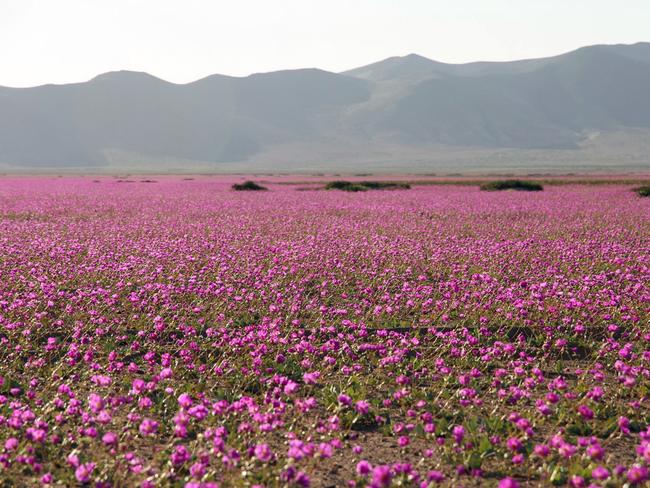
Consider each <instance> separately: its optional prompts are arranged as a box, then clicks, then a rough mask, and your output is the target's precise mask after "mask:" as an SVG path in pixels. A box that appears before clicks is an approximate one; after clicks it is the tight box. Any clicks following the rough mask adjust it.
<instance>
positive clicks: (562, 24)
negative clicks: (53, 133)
mask: <svg viewBox="0 0 650 488" xmlns="http://www.w3.org/2000/svg"><path fill="white" fill-rule="evenodd" d="M649 25H650V2H648V1H647V0H625V2H613V1H610V0H573V1H571V2H567V1H566V0H545V1H543V2H540V1H529V0H526V1H521V0H517V1H515V0H490V1H486V0H459V1H455V2H449V1H447V0H445V1H434V0H400V1H388V0H356V1H345V0H328V1H310V0H277V1H268V0H239V1H236V2H235V1H232V2H225V1H200V0H183V1H179V0H112V1H98V0H58V1H56V2H54V1H36V0H0V59H2V66H1V67H0V85H3V86H34V85H39V84H44V83H67V82H74V81H84V80H87V79H89V78H92V77H93V76H95V75H97V74H99V73H102V72H106V71H111V70H118V69H128V70H137V71H147V72H149V73H151V74H154V75H156V76H159V77H161V78H163V79H166V80H169V81H173V82H177V83H183V82H188V81H192V80H195V79H198V78H201V77H203V76H206V75H209V74H213V73H222V74H229V75H238V76H241V75H247V74H250V73H252V72H260V71H272V70H278V69H288V68H301V67H319V68H322V69H326V70H331V71H342V70H346V69H350V68H353V67H357V66H360V65H363V64H367V63H371V62H374V61H378V60H380V59H383V58H386V57H389V56H396V55H404V54H408V53H411V52H416V53H418V54H421V55H423V56H426V57H429V58H432V59H436V60H439V61H445V62H452V63H459V62H467V61H476V60H511V59H520V58H530V57H541V56H547V55H554V54H558V53H561V52H564V51H569V50H572V49H575V48H577V47H580V46H584V45H589V44H597V43H633V42H637V41H643V40H648V38H650V35H648V33H649V32H650V31H649V30H648V26H649Z"/></svg>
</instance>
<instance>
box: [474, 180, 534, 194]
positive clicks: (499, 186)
mask: <svg viewBox="0 0 650 488" xmlns="http://www.w3.org/2000/svg"><path fill="white" fill-rule="evenodd" d="M480 188H481V190H484V191H501V190H517V191H542V190H543V189H544V187H543V186H542V185H540V184H539V183H535V182H532V181H522V180H499V181H490V182H487V183H483V184H482V185H481V187H480Z"/></svg>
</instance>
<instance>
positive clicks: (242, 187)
mask: <svg viewBox="0 0 650 488" xmlns="http://www.w3.org/2000/svg"><path fill="white" fill-rule="evenodd" d="M232 189H233V190H235V191H260V190H268V188H266V187H264V186H262V185H258V184H257V183H255V182H254V181H250V180H249V181H245V182H243V183H235V184H234V185H232Z"/></svg>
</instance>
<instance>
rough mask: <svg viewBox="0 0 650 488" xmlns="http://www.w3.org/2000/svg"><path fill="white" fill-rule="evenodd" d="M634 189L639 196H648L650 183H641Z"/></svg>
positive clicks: (649, 194) (649, 195)
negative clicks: (641, 184)
mask: <svg viewBox="0 0 650 488" xmlns="http://www.w3.org/2000/svg"><path fill="white" fill-rule="evenodd" d="M634 191H635V192H636V193H637V195H639V196H640V197H650V185H643V186H640V187H638V188H635V189H634Z"/></svg>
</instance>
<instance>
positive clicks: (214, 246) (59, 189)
mask: <svg viewBox="0 0 650 488" xmlns="http://www.w3.org/2000/svg"><path fill="white" fill-rule="evenodd" d="M231 183H232V179H231V180H230V181H229V180H228V179H227V178H221V179H220V178H209V177H203V178H196V179H193V180H185V179H183V178H181V177H167V178H160V179H158V180H157V181H155V182H148V183H145V182H141V181H140V180H139V179H137V178H136V179H134V180H133V182H125V181H122V182H118V181H117V180H115V179H111V178H103V179H100V180H97V181H93V180H92V179H90V178H25V179H8V178H5V179H2V180H0V246H1V253H0V343H1V346H2V347H1V348H0V442H1V444H0V483H2V484H3V486H32V485H40V484H42V485H48V486H75V485H82V484H88V485H91V486H114V487H118V486H143V487H150V486H186V487H206V488H208V487H216V486H221V487H229V486H234V487H250V486H257V487H259V486H264V487H278V486H336V487H338V486H359V487H360V486H371V487H386V486H393V485H396V486H397V485H401V486H418V487H427V486H499V487H502V488H505V487H515V486H548V485H550V484H557V485H569V486H573V487H583V486H585V487H586V486H601V487H602V486H622V485H623V484H625V483H627V484H628V485H629V486H643V485H644V484H645V483H646V481H647V480H648V468H649V465H650V429H649V424H650V402H649V396H650V390H649V389H650V327H649V323H648V322H649V313H648V312H649V309H650V291H649V287H648V284H649V278H650V240H649V230H650V228H649V225H648V224H649V220H650V219H649V217H650V200H648V199H641V198H639V197H638V196H636V195H635V194H634V193H633V192H631V191H630V189H629V187H628V186H624V185H611V186H608V185H603V186H579V185H569V186H551V187H548V188H547V189H546V190H545V191H543V192H539V193H535V194H523V193H520V192H494V193H489V192H480V191H479V189H478V188H476V187H463V186H416V187H414V188H413V189H412V190H408V191H377V192H362V193H346V192H335V191H297V190H296V187H295V186H292V185H279V184H268V185H267V183H265V186H268V187H269V190H270V191H267V192H252V193H248V192H233V191H231V190H230V184H231Z"/></svg>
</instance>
